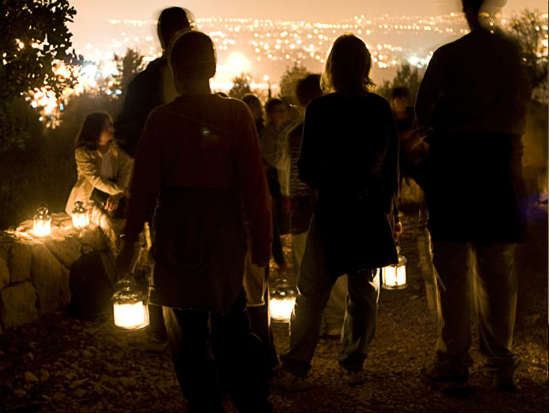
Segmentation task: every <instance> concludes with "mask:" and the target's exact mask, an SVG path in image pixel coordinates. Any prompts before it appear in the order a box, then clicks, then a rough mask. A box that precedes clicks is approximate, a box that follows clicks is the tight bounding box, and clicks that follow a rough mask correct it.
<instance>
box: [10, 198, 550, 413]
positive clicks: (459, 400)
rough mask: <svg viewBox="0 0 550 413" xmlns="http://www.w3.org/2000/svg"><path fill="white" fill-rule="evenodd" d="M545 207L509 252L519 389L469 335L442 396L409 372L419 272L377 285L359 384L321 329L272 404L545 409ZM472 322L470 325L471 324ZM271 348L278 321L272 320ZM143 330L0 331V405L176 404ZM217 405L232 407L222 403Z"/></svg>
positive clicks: (52, 324) (280, 331)
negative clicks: (295, 379)
mask: <svg viewBox="0 0 550 413" xmlns="http://www.w3.org/2000/svg"><path fill="white" fill-rule="evenodd" d="M547 229H548V214H547V209H546V208H545V207H544V208H542V207H540V206H537V207H535V206H534V207H532V208H531V209H530V210H529V240H528V242H526V243H525V244H523V245H521V246H520V248H519V251H518V270H519V275H520V294H519V309H518V319H517V327H516V331H515V349H516V351H517V352H518V354H519V355H520V356H521V358H522V360H523V364H522V368H521V369H520V371H519V374H518V378H519V385H520V387H521V391H520V392H519V393H516V394H502V393H497V392H496V391H494V390H493V389H492V388H491V383H490V378H489V377H488V376H486V375H485V374H484V371H483V368H482V366H483V359H482V357H481V355H480V353H479V350H478V348H479V347H478V338H477V336H476V335H474V344H473V349H472V357H473V359H474V366H473V368H472V370H471V379H470V384H471V391H470V392H468V394H465V395H463V396H461V397H450V396H447V395H444V394H442V393H439V392H435V391H432V390H431V389H429V388H428V387H427V386H426V385H425V384H424V383H423V382H422V381H421V380H420V376H419V371H420V369H421V368H422V367H423V366H424V364H425V363H427V362H428V361H429V360H430V359H431V357H432V356H433V348H434V343H435V339H436V319H435V316H434V314H433V313H431V312H430V311H428V309H427V305H426V298H425V294H424V286H423V281H422V279H421V277H420V276H419V275H418V274H415V273H414V271H409V274H408V275H409V287H408V288H407V289H406V290H402V291H383V292H382V296H381V303H380V311H379V318H378V326H377V332H376V337H375V339H374V342H373V344H372V349H371V351H370V354H369V357H368V360H367V364H366V372H367V373H366V378H367V381H366V383H365V384H363V385H362V386H358V387H349V386H348V385H347V384H345V383H344V381H343V379H342V377H341V373H340V371H339V368H338V365H337V362H336V356H337V353H338V349H339V341H338V338H335V337H330V338H323V339H321V342H320V344H319V346H318V348H317V352H316V354H315V357H314V359H313V368H312V371H311V380H312V382H313V383H314V387H313V388H312V389H311V390H309V391H307V392H303V393H292V394H289V393H282V392H280V391H278V390H277V389H274V390H273V392H272V402H273V405H274V408H275V411H276V412H380V413H382V412H434V413H435V412H438V413H442V412H472V413H473V412H475V413H480V412H495V413H505V412H514V413H519V412H526V413H534V412H548V411H549V404H548V299H547V297H548V273H547V268H548V232H547ZM474 331H475V329H474ZM274 332H275V338H276V344H277V347H278V349H279V350H282V349H284V348H285V347H286V345H287V342H288V337H287V326H286V325H274ZM145 343H146V337H145V333H144V332H143V331H140V332H134V333H128V332H125V331H120V330H117V329H115V328H114V327H113V326H112V321H111V319H110V318H107V319H105V320H103V321H93V322H91V321H80V320H76V319H73V318H69V317H68V316H67V315H65V314H64V313H57V314H52V315H48V316H45V317H43V318H42V319H41V320H40V321H39V322H37V323H35V324H31V325H27V326H24V327H22V328H19V329H16V330H11V331H7V332H4V334H0V412H34V411H36V412H176V411H185V403H184V401H183V397H182V395H181V391H180V389H179V386H178V383H177V381H176V378H175V375H174V372H173V368H172V363H171V360H170V357H169V355H168V354H167V353H166V352H164V353H152V352H147V351H144V350H143V347H144V345H145ZM227 409H228V410H229V411H231V410H232V406H231V404H230V402H229V401H228V403H227Z"/></svg>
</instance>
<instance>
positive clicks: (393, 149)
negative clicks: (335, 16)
mask: <svg viewBox="0 0 550 413" xmlns="http://www.w3.org/2000/svg"><path fill="white" fill-rule="evenodd" d="M370 69H371V55H370V53H369V51H368V49H367V47H366V45H365V43H364V42H363V41H362V40H361V39H359V38H358V37H356V36H354V35H352V34H347V35H343V36H340V37H339V38H338V39H336V41H335V42H334V44H333V46H332V49H331V51H330V54H329V57H328V59H327V63H326V68H325V73H324V75H323V80H322V82H323V86H324V88H325V89H326V90H327V92H331V93H328V94H327V95H324V96H322V97H319V98H317V99H315V100H313V101H312V102H311V103H309V105H308V106H307V109H306V115H305V121H304V130H303V138H302V147H301V153H300V158H299V160H298V169H299V177H300V179H301V180H302V181H303V182H305V183H307V184H308V185H309V186H310V187H311V188H313V189H314V190H316V191H317V192H318V200H317V203H316V205H315V208H314V213H313V218H312V221H311V224H310V227H309V233H308V236H307V241H306V247H305V252H304V257H303V260H302V265H301V269H300V273H299V275H298V279H297V285H298V290H299V293H298V297H297V299H296V305H295V307H294V311H293V314H292V319H291V322H290V348H289V350H288V351H287V352H286V353H285V354H283V355H282V356H281V360H282V365H283V369H282V372H281V374H280V377H279V384H280V385H281V386H282V387H283V388H284V389H286V390H289V391H293V390H294V391H298V390H304V389H306V388H307V387H308V385H309V384H308V383H307V381H306V376H307V373H308V370H309V369H310V367H311V359H312V357H313V353H314V350H315V347H316V345H317V342H318V339H319V329H320V323H321V313H322V311H323V308H324V307H325V305H326V303H327V300H328V298H329V295H330V291H331V288H332V286H333V284H334V283H335V281H336V279H337V278H339V277H340V276H341V275H343V274H348V294H347V298H346V313H345V316H344V325H343V329H342V336H341V341H342V350H341V352H340V356H339V364H340V366H341V368H342V369H343V373H344V376H345V377H346V380H347V381H348V383H349V384H350V385H354V384H359V383H361V382H362V380H363V378H362V370H363V364H364V360H365V359H366V357H367V351H368V348H369V344H370V342H371V341H372V339H373V337H374V330H375V325H376V311H377V304H378V296H379V277H378V276H377V274H378V270H377V269H378V268H380V267H383V266H385V265H388V264H391V263H395V262H397V254H396V248H395V242H394V234H393V227H394V216H393V215H394V214H393V212H394V211H393V207H394V197H395V195H396V193H397V188H398V179H399V171H398V150H399V139H398V137H397V133H396V130H395V125H394V120H393V117H392V112H391V109H390V106H389V104H388V102H387V101H386V100H385V99H384V98H382V97H380V96H378V95H375V94H373V93H370V92H369V91H368V86H369V84H370V80H369V73H370Z"/></svg>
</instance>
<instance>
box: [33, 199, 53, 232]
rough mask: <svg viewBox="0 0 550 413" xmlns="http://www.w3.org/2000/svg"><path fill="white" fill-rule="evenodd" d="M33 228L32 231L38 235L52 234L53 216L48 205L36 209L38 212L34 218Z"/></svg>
mask: <svg viewBox="0 0 550 413" xmlns="http://www.w3.org/2000/svg"><path fill="white" fill-rule="evenodd" d="M33 221H34V222H33V229H32V232H33V233H34V235H36V236H37V237H44V236H46V235H50V234H51V232H52V216H51V215H50V211H48V208H47V207H46V206H41V207H40V208H38V210H37V211H36V214H35V215H34V218H33Z"/></svg>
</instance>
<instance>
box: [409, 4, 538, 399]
mask: <svg viewBox="0 0 550 413" xmlns="http://www.w3.org/2000/svg"><path fill="white" fill-rule="evenodd" d="M500 3H502V2H500ZM462 5H463V11H464V14H465V17H466V20H467V21H468V25H469V26H470V29H471V31H470V33H469V34H467V35H466V36H464V37H462V38H460V39H458V40H456V41H454V42H452V43H449V44H446V45H444V46H442V47H440V48H439V49H437V50H436V52H435V53H434V55H433V57H432V59H431V61H430V64H429V66H428V68H427V71H426V75H425V76H424V79H423V81H422V84H421V86H420V90H419V93H418V98H417V102H416V114H417V117H418V121H419V123H420V126H423V127H432V128H433V134H432V136H431V138H430V141H429V144H430V152H429V156H428V158H427V160H426V161H425V162H423V163H422V164H421V171H420V173H419V174H417V176H418V177H419V178H420V184H421V186H422V187H423V189H424V191H425V196H426V202H427V206H428V210H429V229H430V232H431V235H432V239H433V254H434V265H435V268H436V270H437V273H438V274H439V277H440V278H439V280H438V288H439V301H438V305H439V310H440V314H441V328H440V334H439V339H438V341H437V347H436V357H435V361H434V362H433V364H432V365H429V366H428V367H427V368H426V369H424V371H423V374H424V376H425V378H426V379H428V380H429V382H430V383H431V384H433V385H434V386H437V387H447V386H450V387H455V386H462V385H464V384H465V383H466V382H467V380H468V371H469V366H470V365H471V363H472V361H471V358H470V356H469V349H470V344H471V335H470V328H471V326H470V314H471V304H470V288H471V284H470V280H471V276H472V275H473V280H474V283H473V301H474V304H475V309H476V313H477V316H478V319H479V329H480V346H481V351H482V353H483V354H484V355H485V356H486V358H487V365H486V366H487V368H488V369H489V372H491V373H492V374H493V375H494V378H495V382H496V386H497V388H498V389H500V390H505V391H513V390H515V388H516V386H515V380H514V374H515V371H516V369H517V367H518V365H519V359H518V357H517V355H516V354H514V352H513V350H512V338H513V332H514V322H515V317H516V304H517V292H518V280H517V274H516V270H515V250H516V244H517V242H519V241H521V240H522V239H523V235H524V219H523V212H522V208H521V201H522V180H521V154H522V146H521V135H522V133H523V130H524V125H525V114H526V106H527V102H528V98H529V90H528V86H527V81H526V76H525V74H524V70H523V68H522V64H521V57H520V53H519V48H518V46H517V45H516V43H515V42H514V41H512V40H511V39H509V38H508V37H507V36H505V35H504V33H502V31H501V30H500V29H498V28H496V27H495V26H494V25H493V23H492V20H491V17H490V16H491V15H492V13H494V12H495V11H496V9H495V7H496V5H495V2H489V1H483V0H462Z"/></svg>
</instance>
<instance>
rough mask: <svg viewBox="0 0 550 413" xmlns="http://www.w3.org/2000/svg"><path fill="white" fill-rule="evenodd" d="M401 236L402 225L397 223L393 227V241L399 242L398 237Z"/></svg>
mask: <svg viewBox="0 0 550 413" xmlns="http://www.w3.org/2000/svg"><path fill="white" fill-rule="evenodd" d="M401 234H403V224H402V223H401V222H400V221H398V222H396V223H395V225H394V226H393V240H394V241H395V242H397V241H399V237H400V236H401Z"/></svg>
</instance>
